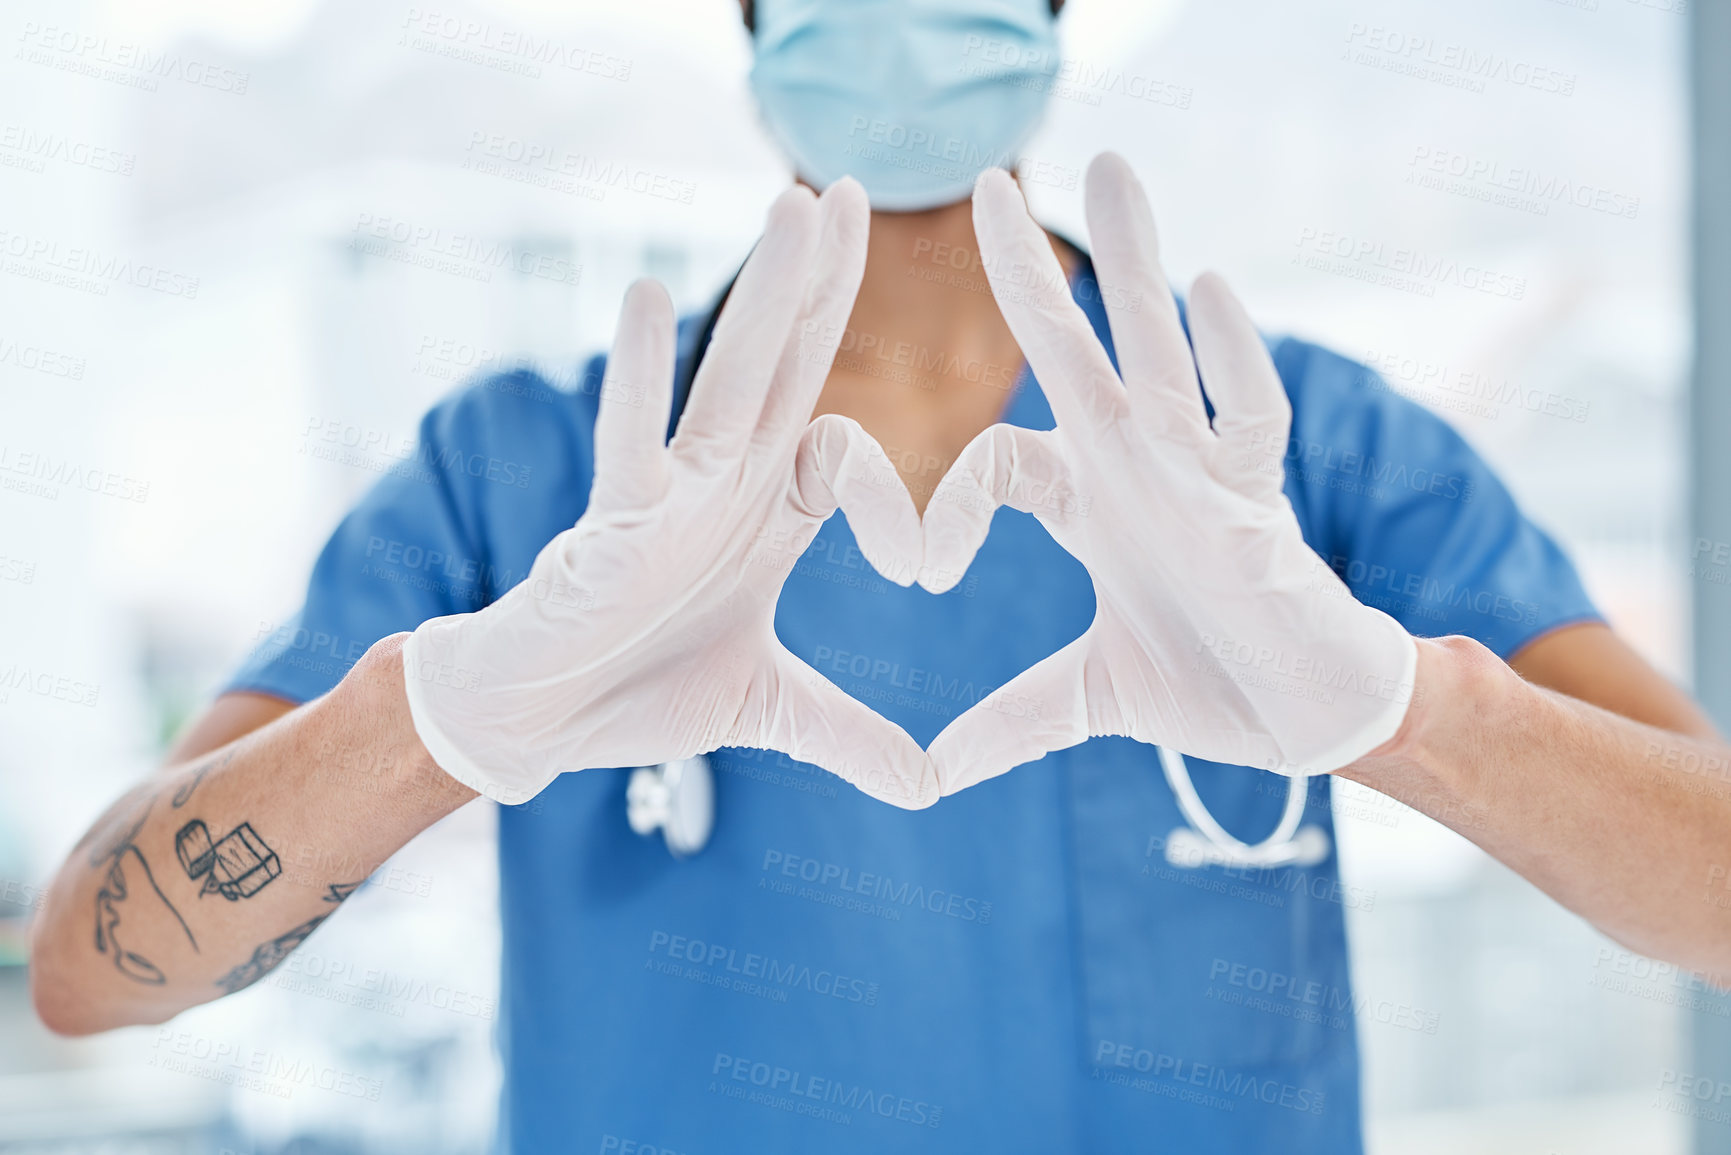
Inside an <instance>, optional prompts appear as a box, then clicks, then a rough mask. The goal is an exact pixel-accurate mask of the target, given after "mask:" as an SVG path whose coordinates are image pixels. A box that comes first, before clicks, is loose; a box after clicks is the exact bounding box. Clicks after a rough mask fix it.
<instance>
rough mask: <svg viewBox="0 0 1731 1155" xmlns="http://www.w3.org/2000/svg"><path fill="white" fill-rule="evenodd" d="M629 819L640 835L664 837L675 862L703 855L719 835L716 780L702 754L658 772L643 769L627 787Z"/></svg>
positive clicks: (666, 765) (668, 764)
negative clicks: (715, 832)
mask: <svg viewBox="0 0 1731 1155" xmlns="http://www.w3.org/2000/svg"><path fill="white" fill-rule="evenodd" d="M625 817H626V820H627V821H628V822H630V823H631V829H632V830H634V831H636V832H637V833H638V834H641V835H644V836H645V837H647V836H648V835H651V834H654V833H655V832H656V831H657V830H659V831H661V836H662V838H663V839H665V840H666V842H667V849H668V850H669V851H671V852H672V854H673V857H675V858H689V857H691V856H692V855H693V854H696V853H697V852H698V851H699V850H702V849H703V848H704V846H706V845H707V844H708V842H709V835H710V832H711V831H712V830H714V829H715V776H714V774H713V772H712V771H711V770H710V769H709V759H708V758H705V757H704V756H703V755H701V754H699V755H697V756H696V757H694V758H681V759H680V760H679V761H677V762H663V763H662V764H661V765H659V766H639V767H638V768H637V769H635V770H633V771H632V772H631V781H630V782H629V783H628V784H627V785H626V787H625Z"/></svg>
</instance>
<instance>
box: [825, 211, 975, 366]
mask: <svg viewBox="0 0 1731 1155" xmlns="http://www.w3.org/2000/svg"><path fill="white" fill-rule="evenodd" d="M979 252H980V246H979V242H978V241H977V240H976V239H975V237H974V212H973V203H972V202H971V201H961V202H959V203H957V204H953V205H945V206H943V207H942V208H936V209H929V210H927V211H925V212H917V213H885V212H873V213H872V219H871V236H870V239H869V240H868V241H867V245H866V268H865V279H864V280H863V281H862V282H861V283H860V290H859V296H858V297H857V298H856V299H855V301H854V311H853V318H852V323H853V325H854V326H855V327H856V328H857V329H858V330H859V331H860V332H861V333H862V334H864V333H868V332H875V333H880V334H883V335H885V336H888V335H890V334H894V335H896V336H898V337H902V338H905V339H919V338H921V337H929V338H931V339H932V340H934V341H937V342H938V343H939V344H940V345H941V344H942V343H943V341H944V338H945V337H946V336H947V337H948V338H949V340H950V343H954V340H955V339H957V338H961V339H964V340H970V341H973V340H980V339H985V338H987V337H988V336H990V335H996V334H998V333H1000V332H1001V331H1002V330H1003V325H1004V322H1003V319H1002V317H1001V316H1000V315H999V312H998V305H997V302H996V301H994V300H993V299H992V290H991V285H990V284H989V283H988V282H987V280H986V270H985V267H984V266H983V265H982V264H981V262H980V256H979Z"/></svg>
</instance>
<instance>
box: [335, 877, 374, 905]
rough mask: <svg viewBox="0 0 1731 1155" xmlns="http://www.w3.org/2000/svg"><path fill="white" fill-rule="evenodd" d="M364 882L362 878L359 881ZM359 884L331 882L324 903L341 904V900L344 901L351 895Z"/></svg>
mask: <svg viewBox="0 0 1731 1155" xmlns="http://www.w3.org/2000/svg"><path fill="white" fill-rule="evenodd" d="M365 881H366V879H364V878H363V879H361V882H365ZM361 882H333V883H331V888H330V889H329V890H328V891H326V892H325V901H326V902H341V901H342V900H343V899H345V898H347V897H348V896H349V895H351V894H353V893H354V892H355V888H356V887H357V886H359V885H360V884H361Z"/></svg>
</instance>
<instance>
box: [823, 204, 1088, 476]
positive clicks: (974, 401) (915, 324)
mask: <svg viewBox="0 0 1731 1155" xmlns="http://www.w3.org/2000/svg"><path fill="white" fill-rule="evenodd" d="M1057 248H1058V255H1059V260H1060V261H1062V262H1063V263H1064V264H1065V265H1066V266H1069V265H1071V264H1072V263H1073V261H1074V255H1073V254H1071V253H1070V252H1069V251H1068V250H1067V249H1065V248H1064V247H1063V246H1061V245H1060V246H1057ZM1021 371H1022V353H1021V350H1020V349H1019V348H1018V347H1017V345H1016V340H1015V337H1014V336H1012V335H1011V333H1010V328H1009V326H1008V325H1007V324H1006V323H1005V322H1004V318H1003V314H1001V313H1000V312H999V311H998V303H997V300H996V299H995V298H993V296H992V288H991V284H990V283H989V282H988V280H987V279H986V271H985V267H984V266H983V265H982V263H981V261H980V257H979V244H978V242H977V241H976V240H975V238H974V214H973V202H972V201H962V202H960V203H959V204H953V205H945V206H943V207H942V208H936V209H930V210H927V211H925V212H917V213H886V212H873V213H872V217H871V233H870V236H869V239H868V240H867V244H866V267H865V277H864V279H863V280H862V281H861V283H860V289H859V295H858V296H857V297H856V298H854V306H853V313H852V314H851V315H850V316H849V317H848V324H847V332H846V333H845V334H844V335H843V338H842V342H841V345H840V347H839V349H838V350H837V353H836V358H835V363H834V365H833V366H832V368H831V369H830V375H829V379H828V381H826V382H825V384H824V391H823V395H822V396H821V397H820V398H819V399H818V403H817V412H819V413H841V414H844V415H846V416H848V417H852V418H854V419H855V420H857V421H859V423H860V424H861V425H863V426H864V427H865V429H866V432H868V433H870V434H871V435H872V436H873V437H876V438H877V439H878V441H879V442H880V443H882V445H883V446H884V449H885V450H886V452H888V453H889V455H890V458H891V460H892V461H894V462H895V463H896V467H897V469H898V470H899V471H900V472H901V474H902V478H903V480H904V481H905V482H906V483H907V486H908V490H909V492H910V494H911V495H912V496H913V499H914V504H915V507H916V508H919V509H923V508H924V507H925V502H926V498H927V497H928V496H929V495H930V493H931V490H932V487H933V486H935V485H936V483H937V482H938V480H939V479H940V478H942V477H943V475H944V472H945V471H946V470H947V469H948V468H949V465H950V462H952V461H954V460H955V457H956V454H958V453H960V452H961V449H962V446H964V445H966V444H967V443H968V441H969V440H970V439H971V438H972V437H973V436H974V435H975V434H977V433H979V432H980V430H982V429H984V428H985V427H986V426H988V425H990V424H991V423H992V422H994V421H997V420H999V419H1001V418H1002V416H1003V413H1004V410H1005V407H1006V406H1007V405H1008V404H1009V401H1010V398H1011V395H1012V393H1013V391H1014V388H1015V384H1016V380H1017V378H1018V377H1019V376H1020V375H1021Z"/></svg>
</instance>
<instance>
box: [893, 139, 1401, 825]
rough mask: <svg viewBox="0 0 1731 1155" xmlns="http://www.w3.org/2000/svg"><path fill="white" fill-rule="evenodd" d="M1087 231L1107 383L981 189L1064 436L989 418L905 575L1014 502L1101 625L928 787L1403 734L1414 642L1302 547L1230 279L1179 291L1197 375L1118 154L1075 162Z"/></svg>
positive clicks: (1280, 445) (930, 510)
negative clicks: (1039, 761) (1155, 755)
mask: <svg viewBox="0 0 1731 1155" xmlns="http://www.w3.org/2000/svg"><path fill="white" fill-rule="evenodd" d="M1087 215H1088V230H1089V233H1090V235H1091V237H1092V239H1093V243H1094V262H1095V271H1096V274H1097V275H1098V277H1099V282H1100V289H1101V297H1102V299H1103V300H1104V301H1105V303H1106V308H1107V313H1108V317H1109V319H1110V321H1111V326H1112V338H1113V342H1114V344H1115V346H1116V348H1117V353H1118V364H1119V366H1120V367H1121V369H1122V371H1123V376H1122V379H1121V380H1120V377H1119V374H1118V373H1116V372H1114V371H1113V368H1112V364H1111V361H1110V360H1109V359H1108V358H1107V356H1106V352H1105V350H1104V349H1103V348H1102V347H1101V345H1100V342H1099V340H1098V339H1097V338H1096V337H1095V335H1094V331H1093V328H1092V326H1090V325H1089V323H1088V319H1087V317H1086V316H1084V315H1083V313H1082V310H1081V309H1080V308H1079V307H1078V306H1077V305H1076V304H1075V302H1074V301H1073V300H1072V298H1071V295H1070V290H1069V286H1068V284H1067V282H1066V279H1065V276H1064V273H1063V270H1062V269H1061V268H1060V266H1059V264H1058V261H1057V259H1056V257H1055V255H1054V254H1053V252H1052V246H1051V243H1050V242H1049V241H1048V240H1047V238H1046V235H1045V234H1044V233H1043V232H1042V231H1041V229H1040V228H1039V226H1038V225H1036V224H1035V223H1034V222H1033V220H1032V219H1030V218H1029V216H1028V212H1027V209H1026V208H1025V206H1024V205H1023V202H1022V197H1021V193H1020V192H1019V191H1018V190H1017V188H1016V186H1015V184H1014V183H1013V182H1012V181H1011V180H1010V178H1009V176H1008V174H1006V173H1004V172H1003V171H1001V170H996V169H993V170H988V171H987V172H986V173H985V174H984V175H982V176H981V178H980V181H979V183H978V185H977V186H976V187H975V191H974V228H975V231H976V232H977V234H978V236H979V243H980V251H981V254H982V257H983V263H984V265H985V267H986V270H987V273H988V275H989V276H990V278H991V283H992V291H993V294H994V295H995V296H996V297H997V300H998V304H999V306H1000V308H1002V310H1003V313H1004V318H1005V320H1006V321H1007V322H1008V323H1009V326H1010V329H1011V331H1012V332H1013V333H1014V334H1015V336H1016V340H1017V341H1018V342H1019V343H1020V344H1021V347H1022V352H1023V354H1024V355H1025V356H1026V357H1027V359H1028V363H1029V365H1030V366H1031V367H1032V368H1033V370H1034V373H1035V375H1036V376H1037V377H1038V378H1039V380H1040V384H1041V386H1042V387H1043V388H1044V390H1045V393H1046V396H1047V399H1048V400H1049V401H1050V402H1051V406H1052V411H1053V414H1054V415H1055V416H1056V418H1057V428H1056V429H1055V430H1050V431H1033V430H1027V429H1021V428H1016V427H1013V426H1008V425H995V426H992V427H991V428H989V429H987V430H986V431H985V432H983V433H982V434H980V436H979V437H977V438H976V439H975V440H974V441H973V442H972V443H971V444H969V445H968V447H967V448H966V449H965V450H963V452H962V455H961V457H960V458H959V459H958V460H957V462H956V464H955V465H954V466H953V467H952V468H951V470H950V472H949V473H948V474H947V475H946V476H945V478H944V480H943V481H942V482H940V483H939V485H938V488H937V489H936V490H935V491H934V493H933V495H932V499H931V501H930V503H929V504H928V506H927V508H926V512H925V522H924V530H925V534H924V560H925V565H924V566H923V567H922V569H921V571H920V579H919V580H920V583H921V584H922V585H924V586H925V587H926V588H928V589H931V590H932V591H933V592H942V591H943V590H944V589H946V588H948V587H949V586H950V585H953V584H954V582H955V580H956V578H955V575H958V574H960V573H961V572H962V571H963V570H965V569H966V568H967V564H968V562H969V561H970V560H971V559H972V557H973V554H974V551H975V550H976V549H977V548H978V547H979V545H980V543H981V542H982V541H983V540H984V539H985V536H986V531H987V528H988V527H989V525H990V523H991V518H992V513H993V512H994V510H995V509H996V508H997V507H998V506H999V505H1008V506H1010V507H1011V508H1013V509H1019V510H1023V511H1026V512H1028V513H1032V514H1034V515H1035V516H1036V517H1038V518H1039V519H1040V521H1041V523H1042V524H1043V525H1045V527H1046V528H1047V530H1048V531H1049V532H1050V533H1051V534H1052V536H1053V538H1055V539H1056V540H1057V542H1058V544H1060V545H1062V546H1063V547H1064V548H1065V549H1066V550H1068V551H1069V552H1070V553H1072V554H1074V555H1075V556H1076V557H1077V558H1078V559H1079V560H1080V561H1081V562H1082V563H1083V564H1084V565H1086V566H1087V567H1088V572H1089V574H1090V575H1091V576H1092V578H1093V582H1094V593H1095V598H1096V602H1097V607H1098V608H1097V612H1096V614H1095V618H1094V621H1093V623H1092V624H1091V625H1090V626H1089V628H1088V630H1087V631H1086V632H1085V633H1084V634H1083V635H1082V636H1081V637H1080V638H1078V639H1076V640H1075V641H1074V642H1072V643H1071V644H1070V645H1068V646H1065V647H1064V648H1063V649H1061V650H1059V651H1058V652H1057V653H1055V654H1053V655H1052V656H1051V657H1049V658H1047V659H1046V660H1044V661H1042V662H1040V663H1039V664H1037V665H1035V666H1034V667H1033V668H1031V669H1029V670H1027V671H1025V672H1024V673H1022V674H1021V675H1019V676H1018V677H1016V678H1014V679H1012V680H1011V681H1010V682H1009V683H1008V684H1007V685H1005V686H1003V687H1001V688H1000V689H999V690H998V691H997V692H995V693H993V694H990V695H988V696H987V697H986V698H984V699H983V700H981V701H980V702H979V703H978V704H977V705H975V706H974V707H973V708H972V709H971V710H969V711H968V712H967V713H966V714H964V715H962V716H961V717H960V718H957V719H956V720H955V721H954V722H952V723H951V724H950V725H949V726H948V727H947V728H946V729H945V730H944V731H943V733H941V734H940V735H938V737H937V740H936V741H935V742H933V743H932V746H931V748H930V755H931V759H932V763H933V765H934V766H935V767H936V769H937V773H938V779H939V782H940V784H941V785H942V788H943V792H944V793H945V794H953V793H955V792H956V791H958V790H962V789H965V788H966V787H968V786H972V785H974V784H975V783H978V782H981V781H983V780H985V779H987V778H991V777H993V776H995V775H998V774H1002V773H1004V772H1005V771H1007V770H1009V769H1011V768H1012V767H1014V766H1017V765H1019V764H1021V763H1023V762H1030V761H1033V760H1034V759H1036V758H1039V757H1041V756H1043V755H1044V754H1046V753H1047V752H1048V751H1051V750H1061V749H1064V748H1065V747H1068V746H1074V745H1076V744H1077V743H1079V742H1082V741H1084V740H1085V739H1087V738H1088V737H1090V736H1095V735H1127V736H1129V737H1132V738H1136V739H1139V740H1141V741H1144V742H1151V743H1156V744H1158V745H1162V746H1166V747H1169V748H1171V749H1174V750H1177V751H1179V752H1180V753H1184V754H1191V755H1195V756H1197V757H1200V758H1206V759H1210V760H1213V761H1217V762H1225V763H1232V764H1238V765H1247V766H1257V767H1262V768H1264V769H1268V770H1274V771H1277V772H1279V773H1282V774H1288V775H1297V774H1320V773H1327V772H1329V771H1332V770H1336V769H1338V768H1340V767H1341V766H1344V765H1346V764H1347V763H1349V762H1352V761H1354V760H1355V759H1357V758H1359V757H1361V756H1362V755H1364V754H1366V753H1368V752H1370V751H1371V750H1373V749H1375V748H1376V747H1377V746H1379V745H1381V744H1382V743H1384V742H1385V741H1387V740H1388V739H1390V738H1392V737H1393V736H1394V734H1395V732H1396V730H1398V729H1399V727H1400V723H1401V720H1402V719H1403V718H1404V717H1405V714H1406V708H1407V702H1408V699H1409V698H1410V696H1411V690H1412V681H1413V675H1414V671H1415V668H1416V663H1417V648H1416V646H1415V645H1414V643H1413V640H1412V638H1411V637H1410V636H1408V634H1407V632H1406V631H1405V630H1404V629H1403V628H1402V627H1401V626H1400V624H1399V623H1397V622H1396V621H1395V620H1394V619H1393V618H1391V617H1389V616H1388V615H1387V614H1384V613H1382V612H1380V611H1378V610H1375V609H1372V608H1370V607H1368V606H1365V605H1362V604H1361V603H1359V602H1358V601H1356V600H1354V598H1353V597H1352V595H1351V593H1350V592H1349V591H1348V590H1347V588H1346V586H1345V585H1344V584H1343V583H1342V582H1341V581H1340V579H1339V578H1338V577H1337V576H1336V575H1335V574H1334V572H1333V571H1332V570H1331V569H1330V568H1329V567H1328V566H1327V565H1326V564H1324V563H1323V561H1322V560H1321V559H1320V558H1319V557H1317V555H1316V554H1315V553H1313V552H1312V551H1311V549H1310V547H1309V546H1307V545H1306V544H1305V542H1304V538H1303V536H1302V534H1301V532H1300V530H1299V526H1298V521H1297V518H1296V517H1295V516H1294V515H1293V512H1292V507H1291V505H1290V504H1289V503H1288V502H1287V500H1286V497H1285V495H1284V494H1283V493H1282V492H1281V484H1282V479H1283V477H1284V466H1283V459H1284V456H1285V452H1286V445H1287V434H1288V428H1289V426H1290V425H1291V421H1292V411H1291V407H1290V405H1289V404H1288V402H1287V399H1286V393H1285V391H1284V390H1283V389H1282V387H1281V384H1280V378H1279V376H1278V375H1277V374H1276V372H1275V369H1274V364H1273V362H1272V361H1271V360H1270V359H1269V356H1268V352H1267V350H1266V349H1265V348H1264V347H1263V344H1262V341H1261V338H1260V337H1258V335H1257V333H1256V330H1255V328H1254V327H1253V326H1252V325H1251V323H1250V319H1249V317H1248V316H1247V315H1246V314H1245V312H1244V309H1243V307H1242V306H1240V305H1239V303H1238V302H1237V300H1236V299H1234V297H1233V296H1232V294H1231V292H1230V291H1229V290H1228V289H1227V288H1226V285H1225V283H1224V282H1223V281H1221V280H1220V279H1219V278H1218V277H1216V276H1213V275H1204V276H1202V277H1200V278H1198V280H1197V281H1196V284H1195V286H1194V287H1193V288H1192V290H1191V293H1190V333H1191V337H1192V339H1193V341H1194V345H1195V355H1194V359H1193V358H1192V354H1191V347H1190V344H1189V343H1187V342H1186V341H1185V337H1184V329H1183V327H1182V326H1181V324H1180V322H1179V318H1178V309H1177V306H1176V304H1175V303H1174V301H1173V299H1172V294H1171V292H1170V290H1169V289H1168V288H1167V284H1166V278H1165V275H1164V273H1162V271H1161V269H1160V262H1159V256H1158V246H1157V243H1156V240H1155V234H1154V220H1153V216H1152V215H1151V214H1150V212H1149V210H1148V203H1147V200H1146V198H1145V197H1144V196H1143V193H1142V189H1141V186H1140V185H1139V184H1138V183H1137V181H1136V178H1135V177H1134V176H1133V175H1132V174H1131V172H1130V169H1129V166H1128V165H1126V164H1125V163H1124V161H1123V160H1122V159H1121V158H1119V157H1117V156H1115V155H1113V154H1110V153H1107V154H1105V155H1103V156H1101V157H1099V158H1097V159H1096V160H1095V161H1094V163H1093V164H1092V165H1091V166H1090V167H1089V170H1088V184H1087ZM1198 371H1200V374H1201V382H1200V387H1199V385H1198V381H1197V374H1198ZM1203 389H1206V390H1207V393H1208V397H1209V398H1210V399H1211V400H1212V402H1213V405H1214V409H1215V417H1214V422H1213V427H1212V428H1210V426H1209V421H1208V417H1207V413H1206V410H1205V409H1204V408H1203V394H1202V390H1203Z"/></svg>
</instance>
